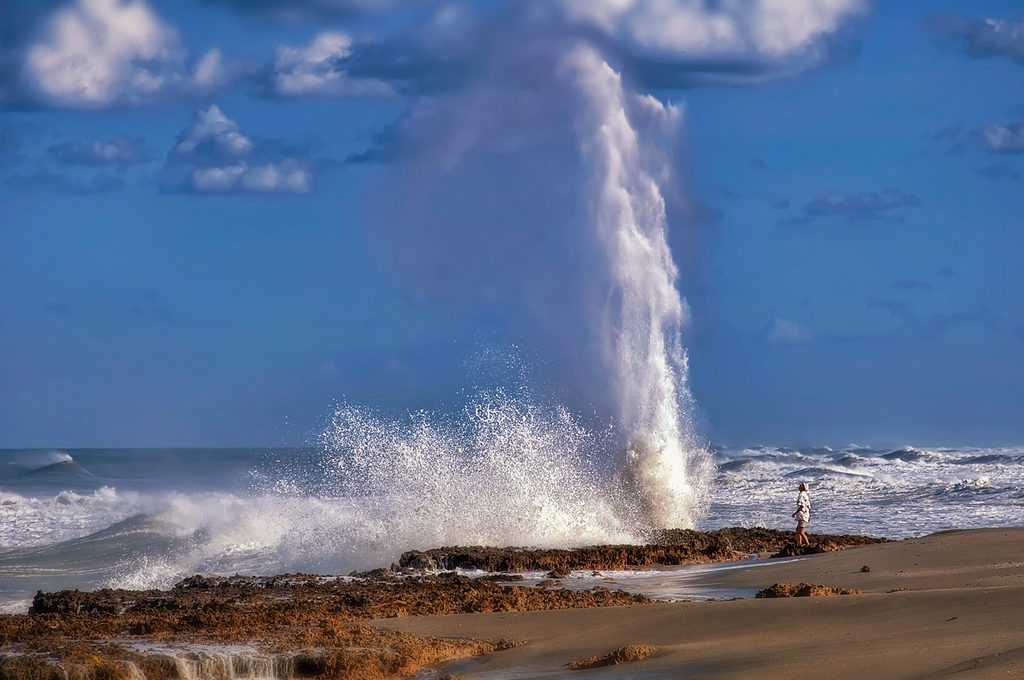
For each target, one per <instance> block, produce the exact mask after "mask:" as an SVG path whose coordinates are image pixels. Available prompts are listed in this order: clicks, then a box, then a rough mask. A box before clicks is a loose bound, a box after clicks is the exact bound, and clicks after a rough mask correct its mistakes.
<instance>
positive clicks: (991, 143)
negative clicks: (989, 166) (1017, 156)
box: [981, 123, 1024, 153]
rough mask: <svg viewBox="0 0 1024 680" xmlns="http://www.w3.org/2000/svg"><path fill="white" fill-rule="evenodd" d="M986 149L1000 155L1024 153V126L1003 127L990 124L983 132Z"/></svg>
mask: <svg viewBox="0 0 1024 680" xmlns="http://www.w3.org/2000/svg"><path fill="white" fill-rule="evenodd" d="M981 134H982V136H983V137H984V138H985V147H986V148H987V149H988V150H989V151H995V152H999V153H1021V152H1024V124H1021V123H1017V124H1015V125H1003V124H1001V123H989V124H988V125H986V126H985V127H984V128H983V129H982V131H981Z"/></svg>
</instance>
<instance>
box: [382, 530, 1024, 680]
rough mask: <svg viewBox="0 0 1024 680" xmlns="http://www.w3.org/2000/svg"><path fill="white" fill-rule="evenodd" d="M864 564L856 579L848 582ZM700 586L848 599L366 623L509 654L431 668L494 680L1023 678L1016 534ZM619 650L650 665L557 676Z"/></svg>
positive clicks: (925, 542)
mask: <svg viewBox="0 0 1024 680" xmlns="http://www.w3.org/2000/svg"><path fill="white" fill-rule="evenodd" d="M865 565H866V566H868V567H869V568H870V571H868V572H864V571H862V570H861V568H862V567H863V566H865ZM702 578H703V579H704V580H703V584H704V585H706V586H709V587H727V588H756V589H760V588H764V587H766V586H770V585H772V584H773V583H776V582H790V583H799V582H807V583H813V584H823V585H828V586H838V587H843V588H855V589H858V590H861V591H862V594H860V595H844V596H836V597H804V598H789V599H743V600H731V601H713V602H679V603H672V604H654V605H638V606H632V607H612V608H602V609H582V610H581V609H577V610H556V611H539V612H516V613H490V614H462V615H457V616H424V617H412V618H406V619H389V620H386V621H379V622H377V625H381V626H385V627H387V628H390V629H393V630H396V631H404V632H410V633H415V634H419V635H432V636H442V637H476V638H489V639H497V638H501V637H507V638H515V639H519V640H524V641H525V642H526V643H527V644H526V645H525V646H522V647H518V648H515V649H510V650H507V651H502V652H498V653H494V654H491V655H489V656H487V657H484V658H482V659H476V660H472V661H463V662H455V663H453V664H451V665H449V666H446V667H445V668H443V669H442V670H443V671H444V672H450V673H454V674H457V675H459V676H462V677H465V678H467V679H474V678H476V679H481V680H482V679H487V680H496V679H498V678H502V679H504V678H509V679H512V678H515V679H526V678H566V677H568V678H580V679H583V678H624V679H625V678H638V679H645V680H646V679H652V680H653V679H655V678H658V679H660V678H787V677H823V678H830V679H841V678H851V679H853V678H856V679H858V680H859V679H861V678H893V679H897V678H944V677H951V678H972V679H973V678H1024V528H1011V529H980V530H971V531H950V532H943V533H939V534H933V535H930V536H925V537H922V538H917V539H910V540H906V541H900V542H896V543H888V544H880V545H870V546H863V547H856V548H848V549H846V550H844V551H842V552H838V553H827V554H821V555H813V556H809V557H804V558H800V559H797V560H792V561H786V562H782V563H772V564H757V565H756V566H750V567H744V568H737V569H730V570H712V571H709V572H707V573H706V574H705V575H704V576H703V577H702ZM629 643H638V644H644V645H653V646H656V647H657V648H658V651H657V653H655V654H654V655H653V656H650V657H648V658H646V659H643V660H640V661H637V662H635V663H632V664H629V665H628V666H612V667H606V668H597V669H590V670H570V669H569V663H570V662H572V661H575V660H581V659H588V658H590V657H594V656H603V655H606V654H608V653H609V652H611V651H613V650H616V649H618V648H621V647H622V646H624V645H626V644H629Z"/></svg>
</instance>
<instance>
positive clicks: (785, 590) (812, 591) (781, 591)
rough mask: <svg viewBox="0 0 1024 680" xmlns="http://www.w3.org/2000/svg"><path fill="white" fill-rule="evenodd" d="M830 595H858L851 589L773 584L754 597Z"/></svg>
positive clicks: (803, 584)
mask: <svg viewBox="0 0 1024 680" xmlns="http://www.w3.org/2000/svg"><path fill="white" fill-rule="evenodd" d="M830 595H860V591H859V590H854V589H853V588H836V587H833V586H823V585H819V584H811V583H774V584H772V585H770V586H768V587H767V588H765V589H764V590H760V591H758V593H757V595H755V596H754V597H827V596H830Z"/></svg>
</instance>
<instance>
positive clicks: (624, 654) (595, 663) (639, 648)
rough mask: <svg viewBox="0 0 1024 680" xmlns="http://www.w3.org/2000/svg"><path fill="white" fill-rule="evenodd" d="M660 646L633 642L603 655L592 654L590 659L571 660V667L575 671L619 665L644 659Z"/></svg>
mask: <svg viewBox="0 0 1024 680" xmlns="http://www.w3.org/2000/svg"><path fill="white" fill-rule="evenodd" d="M657 651H658V648H657V647H655V646H653V645H644V644H638V643H632V644H628V645H625V646H623V647H619V648H618V649H616V650H615V651H613V652H609V653H608V654H605V655H603V656H592V657H590V658H589V659H582V660H579V661H570V662H569V668H571V669H572V670H574V671H582V670H586V669H588V668H600V667H602V666H617V665H619V664H622V663H633V662H634V661H642V660H643V659H646V658H647V657H649V656H651V655H652V654H654V653H656V652H657Z"/></svg>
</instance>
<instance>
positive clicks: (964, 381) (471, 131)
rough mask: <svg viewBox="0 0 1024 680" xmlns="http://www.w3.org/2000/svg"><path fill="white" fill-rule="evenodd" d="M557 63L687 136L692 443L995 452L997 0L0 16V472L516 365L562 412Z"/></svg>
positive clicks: (1023, 339) (1006, 262) (1009, 215)
mask: <svg viewBox="0 0 1024 680" xmlns="http://www.w3.org/2000/svg"><path fill="white" fill-rule="evenodd" d="M624 7H625V8H626V9H623V8H624ZM569 40H572V41H582V42H586V43H588V44H590V45H593V46H595V49H598V50H599V51H600V52H601V54H603V55H604V57H605V58H606V59H607V62H608V63H609V64H610V65H611V66H612V67H613V68H615V69H616V70H617V71H619V72H620V73H621V74H622V75H623V78H624V79H625V80H626V81H627V82H628V83H629V84H630V87H632V88H633V89H634V90H635V91H636V92H637V93H640V94H649V95H652V96H654V97H656V98H657V99H658V100H660V101H662V102H664V103H666V104H668V103H671V104H674V105H675V106H677V107H678V108H679V109H680V110H681V111H682V112H683V114H684V129H683V134H682V135H680V136H679V139H678V147H677V148H673V149H670V150H669V151H670V153H671V156H672V158H673V159H674V164H675V168H674V174H673V178H674V179H673V180H672V182H671V183H670V186H668V187H665V189H667V193H668V194H669V197H668V198H669V228H670V232H669V242H670V246H671V248H672V252H673V255H674V259H675V261H676V263H677V265H678V267H679V271H680V275H679V279H678V282H677V285H678V287H679V289H680V292H681V293H682V294H683V295H684V296H685V298H686V300H687V302H688V304H689V307H690V312H691V318H690V320H689V323H688V324H687V327H686V329H685V334H684V340H685V344H686V346H687V348H688V351H689V367H690V388H691V390H692V392H693V396H694V398H695V401H696V404H697V413H696V417H697V420H698V422H699V423H700V428H701V433H702V435H703V436H704V437H706V438H707V439H709V440H711V441H715V442H724V443H730V444H756V443H773V444H783V445H793V444H830V445H845V444H847V443H849V442H858V443H862V444H867V445H870V444H875V445H880V446H884V445H889V444H892V445H898V444H904V443H914V444H921V445H932V446H934V445H943V444H949V445H958V444H976V445H1004V444H1006V445H1008V444H1021V443H1022V442H1024V389H1022V388H1021V387H1022V385H1024V311H1022V308H1021V304H1020V299H1021V297H1022V294H1024V274H1022V273H1021V266H1020V259H1021V253H1022V252H1024V236H1022V227H1024V224H1022V220H1024V217H1022V215H1024V96H1022V92H1024V88H1022V85H1024V5H1022V4H1021V3H1020V2H1002V1H1000V2H997V1H989V2H985V1H978V2H971V3H966V2H940V1H929V2H924V1H918V2H913V1H908V2H895V1H891V2H879V3H874V4H871V3H868V2H864V1H861V0H831V1H829V2H825V1H824V0H792V1H789V2H785V3H779V2H773V1H772V0H750V1H749V2H735V3H707V2H699V1H697V0H691V1H685V0H679V1H678V2H676V3H656V2H654V1H653V0H635V2H633V3H616V2H610V1H608V2H603V1H601V0H593V1H592V2H587V3H584V2H582V1H581V0H551V1H550V2H539V1H538V2H515V3H511V2H510V3H505V2H500V1H498V0H493V1H491V2H469V1H468V0H465V1H454V2H441V1H434V0H417V1H411V0H406V1H402V0H361V1H359V0H306V1H304V2H284V1H278V0H263V1H262V2H259V3H243V2H236V1H233V0H205V1H204V2H199V1H195V2H192V1H189V0H185V1H183V2H177V3H170V2H159V1H157V0H149V1H148V2H143V1H142V0H134V1H132V2H124V1H123V0H71V1H63V2H29V1H27V0H22V1H17V0H16V1H15V2H13V3H10V4H7V5H4V6H3V8H2V9H0V446H65V447H69V446H119V445H140V446H145V445H260V444H265V445H280V444H292V443H303V442H306V441H309V440H310V439H311V438H312V437H314V436H315V435H316V433H317V431H318V428H319V427H320V424H321V423H322V422H323V419H324V418H325V417H326V414H327V413H328V412H329V410H330V408H331V404H332V403H333V402H334V400H338V399H345V400H348V401H350V402H354V403H359V404H367V405H370V406H371V407H373V408H379V409H381V410H384V411H391V412H403V411H406V410H410V409H420V408H429V409H445V408H457V406H458V404H460V400H461V399H463V398H464V394H465V391H466V390H471V389H472V388H473V387H474V386H476V385H478V384H479V383H480V382H482V381H483V382H488V381H491V382H494V381H497V382H501V381H502V380H504V379H505V378H506V376H505V374H504V373H502V372H500V371H499V372H498V373H495V372H494V370H493V369H492V368H486V369H481V368H480V361H479V357H480V356H483V355H487V354H489V353H494V352H497V353H499V354H501V353H504V352H506V351H507V348H509V347H511V346H515V347H516V348H517V350H516V354H517V356H518V357H519V362H520V368H522V367H523V366H525V369H522V370H525V372H526V373H527V374H528V375H529V376H530V377H529V379H530V380H535V381H537V382H539V383H542V385H541V387H539V388H538V389H542V390H546V391H549V392H551V393H552V394H553V395H554V398H556V399H557V400H559V401H562V402H564V403H567V404H569V405H570V406H571V407H572V408H573V409H575V410H577V411H578V412H580V413H586V412H588V409H590V406H591V404H590V395H592V394H593V391H594V384H593V383H592V382H591V383H590V384H587V385H583V384H582V383H583V382H586V381H585V380H584V379H583V378H582V377H581V376H583V375H584V374H585V373H586V369H585V367H583V366H578V365H575V364H574V362H573V358H574V357H575V356H576V355H578V354H579V353H580V347H581V346H582V345H584V344H586V343H587V342H588V339H587V338H586V337H584V336H585V333H584V331H583V330H582V329H581V328H580V327H579V326H578V324H575V323H574V320H575V319H576V316H575V315H576V312H575V311H573V310H575V309H576V308H577V307H578V305H579V302H578V301H577V300H575V299H574V298H573V295H572V291H573V290H575V288H574V283H573V282H574V281H576V280H577V279H578V278H579V276H580V273H581V272H586V271H587V268H588V267H589V266H590V262H589V260H588V258H590V257H591V254H590V253H589V252H588V251H587V250H586V249H585V248H582V249H581V248H579V247H577V246H576V245H574V242H573V241H572V239H571V238H570V237H569V236H568V234H570V233H572V232H573V230H574V229H576V228H580V225H579V224H578V223H579V222H580V221H581V220H584V219H585V218H584V217H583V215H584V214H585V211H584V210H582V209H581V207H582V206H583V205H585V204H586V202H587V189H586V182H585V181H584V180H583V179H582V177H583V176H584V175H585V172H584V171H583V169H581V167H580V166H581V162H582V161H581V158H580V150H579V148H578V141H577V140H576V139H575V138H574V137H573V136H572V134H571V128H572V123H571V119H572V117H573V116H574V115H577V114H578V111H576V110H575V109H574V108H573V107H576V106H578V103H574V102H572V101H570V100H568V99H567V98H566V97H565V96H564V93H563V92H562V90H561V88H560V86H559V82H558V81H557V77H556V76H555V75H552V74H553V73H554V72H557V70H558V69H557V65H556V63H555V62H553V61H552V60H551V55H553V54H557V50H558V49H559V45H561V44H563V43H564V42H565V41H569ZM583 226H584V227H585V225H583ZM520 372H522V371H521V370H519V369H516V370H509V371H507V373H508V374H509V376H514V375H518V374H519V373H520ZM509 379H512V377H509Z"/></svg>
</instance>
